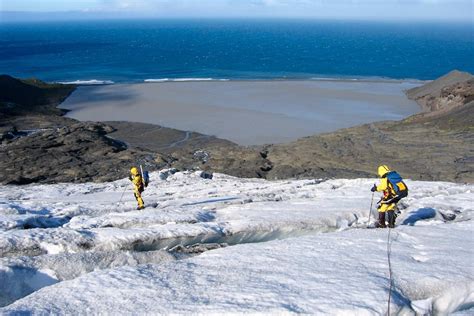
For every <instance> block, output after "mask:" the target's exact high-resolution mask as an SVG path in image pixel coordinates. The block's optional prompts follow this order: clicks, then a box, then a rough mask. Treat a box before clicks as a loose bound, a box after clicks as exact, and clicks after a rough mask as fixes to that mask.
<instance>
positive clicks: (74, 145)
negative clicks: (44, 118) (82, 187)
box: [0, 123, 166, 184]
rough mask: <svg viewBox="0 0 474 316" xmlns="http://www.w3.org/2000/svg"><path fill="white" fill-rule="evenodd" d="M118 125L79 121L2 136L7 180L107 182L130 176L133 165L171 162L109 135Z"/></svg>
mask: <svg viewBox="0 0 474 316" xmlns="http://www.w3.org/2000/svg"><path fill="white" fill-rule="evenodd" d="M112 131H113V128H112V127H110V126H108V125H105V124H101V123H74V124H70V125H65V126H63V127H60V128H46V129H38V130H29V131H27V132H24V131H23V132H21V131H18V130H16V129H12V130H10V131H4V132H3V133H2V134H1V135H0V139H2V142H1V145H0V146H1V151H0V161H1V169H2V179H1V182H2V183H7V184H28V183H32V182H41V183H55V182H85V181H93V182H101V181H111V180H115V179H118V178H123V177H126V175H127V172H128V170H129V168H130V166H132V165H136V164H138V163H141V164H143V165H145V166H146V167H147V168H150V169H160V168H162V167H164V166H165V165H166V164H165V163H163V159H161V157H160V156H159V155H156V154H154V153H147V152H144V151H137V150H130V149H127V146H126V145H125V144H124V143H122V142H119V141H117V140H114V139H112V138H109V137H107V133H110V132H112Z"/></svg>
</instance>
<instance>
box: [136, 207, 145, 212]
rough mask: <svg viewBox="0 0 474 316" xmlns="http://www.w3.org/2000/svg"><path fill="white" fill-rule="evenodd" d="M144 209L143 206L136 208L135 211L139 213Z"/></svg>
mask: <svg viewBox="0 0 474 316" xmlns="http://www.w3.org/2000/svg"><path fill="white" fill-rule="evenodd" d="M144 208H145V207H144V206H138V207H137V210H138V211H140V210H143V209H144Z"/></svg>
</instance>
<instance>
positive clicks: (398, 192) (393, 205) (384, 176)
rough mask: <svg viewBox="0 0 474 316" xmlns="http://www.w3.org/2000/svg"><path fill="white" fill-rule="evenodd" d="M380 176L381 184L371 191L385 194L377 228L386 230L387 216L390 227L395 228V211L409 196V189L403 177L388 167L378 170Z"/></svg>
mask: <svg viewBox="0 0 474 316" xmlns="http://www.w3.org/2000/svg"><path fill="white" fill-rule="evenodd" d="M378 174H379V176H380V178H381V179H380V184H379V185H375V184H374V186H373V187H372V189H371V191H372V192H375V191H379V192H380V191H381V192H383V197H382V199H381V200H380V204H379V206H378V211H379V222H378V223H377V225H376V226H377V227H380V228H384V227H386V225H385V214H387V217H388V218H387V221H388V227H390V228H393V227H395V219H396V216H395V211H397V203H398V201H400V200H401V199H402V198H404V197H406V196H408V187H407V186H406V184H405V182H403V179H402V177H401V176H400V175H399V174H398V173H397V172H396V171H391V170H390V169H389V168H388V167H387V166H386V165H382V166H380V167H379V168H378Z"/></svg>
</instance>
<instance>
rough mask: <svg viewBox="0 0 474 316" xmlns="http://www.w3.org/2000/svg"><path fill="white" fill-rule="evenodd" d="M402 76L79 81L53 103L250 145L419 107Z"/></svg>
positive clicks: (74, 112) (79, 115)
mask: <svg viewBox="0 0 474 316" xmlns="http://www.w3.org/2000/svg"><path fill="white" fill-rule="evenodd" d="M419 85H420V84H418V83H417V84H415V83H410V82H401V81H390V82H384V81H377V82H374V81H347V80H346V81H341V80H261V81H256V80H253V81H248V80H242V81H235V80H230V81H213V80H202V81H199V80H191V81H178V82H176V81H166V82H146V83H135V84H107V85H92V86H80V87H78V89H77V90H76V91H75V92H74V93H73V94H72V95H71V96H70V97H69V98H68V99H66V100H65V102H63V103H62V104H61V105H60V106H59V108H62V109H66V110H69V112H68V113H67V115H66V116H68V117H71V118H75V119H78V120H80V121H91V120H92V121H102V122H103V121H129V122H140V123H148V124H155V125H160V126H164V127H169V128H174V129H178V130H184V131H194V132H198V133H202V134H205V135H211V136H216V137H218V138H221V139H225V140H230V141H232V142H235V143H237V144H239V145H244V146H252V145H264V144H276V143H288V142H291V141H294V140H297V139H299V138H301V137H306V136H312V135H316V134H322V133H327V132H332V131H336V130H338V129H341V128H348V127H352V126H357V125H360V124H365V123H372V122H377V121H383V120H401V119H404V118H406V117H408V116H410V115H412V114H416V113H419V112H421V109H420V107H419V106H418V105H417V104H416V102H414V101H412V100H409V99H408V98H407V97H406V95H405V91H406V90H408V89H410V88H413V87H415V86H419Z"/></svg>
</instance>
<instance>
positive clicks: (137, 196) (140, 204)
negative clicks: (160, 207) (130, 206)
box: [133, 190, 145, 210]
mask: <svg viewBox="0 0 474 316" xmlns="http://www.w3.org/2000/svg"><path fill="white" fill-rule="evenodd" d="M133 193H134V195H135V199H136V200H137V202H138V209H139V210H141V209H142V208H144V207H145V203H144V202H143V199H142V195H141V194H140V192H139V191H138V190H135V191H134V192H133Z"/></svg>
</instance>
